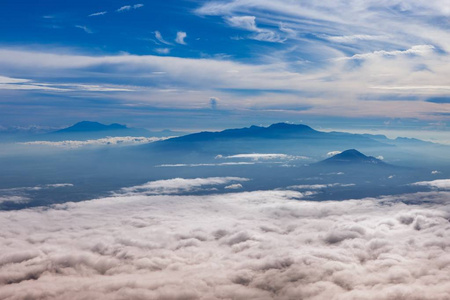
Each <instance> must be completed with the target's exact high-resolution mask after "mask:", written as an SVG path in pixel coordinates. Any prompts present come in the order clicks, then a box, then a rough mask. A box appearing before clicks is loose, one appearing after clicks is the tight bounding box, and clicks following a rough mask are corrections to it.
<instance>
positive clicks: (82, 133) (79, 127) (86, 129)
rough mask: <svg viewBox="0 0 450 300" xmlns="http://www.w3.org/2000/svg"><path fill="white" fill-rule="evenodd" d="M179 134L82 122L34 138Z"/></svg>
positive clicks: (79, 138)
mask: <svg viewBox="0 0 450 300" xmlns="http://www.w3.org/2000/svg"><path fill="white" fill-rule="evenodd" d="M179 134H180V133H178V132H172V131H170V130H164V131H155V132H152V131H148V130H146V129H143V128H131V127H127V126H126V125H122V124H118V123H113V124H110V125H105V124H102V123H99V122H91V121H82V122H78V123H76V124H74V125H72V126H69V127H67V128H63V129H60V130H57V131H54V132H50V133H48V134H44V135H41V136H38V137H36V138H38V139H48V140H70V139H72V140H86V139H98V138H104V137H108V136H115V137H117V136H136V137H137V136H144V137H150V136H155V137H163V136H164V137H167V136H177V135H179Z"/></svg>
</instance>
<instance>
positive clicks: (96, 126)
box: [54, 121, 130, 134]
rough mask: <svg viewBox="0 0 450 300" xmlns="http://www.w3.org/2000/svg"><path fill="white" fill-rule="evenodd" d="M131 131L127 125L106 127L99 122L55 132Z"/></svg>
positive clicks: (79, 124) (115, 124)
mask: <svg viewBox="0 0 450 300" xmlns="http://www.w3.org/2000/svg"><path fill="white" fill-rule="evenodd" d="M127 129H130V128H128V127H127V126H126V125H121V124H117V123H113V124H111V125H105V124H102V123H98V122H90V121H82V122H78V123H76V124H74V125H72V126H70V127H67V128H64V129H60V130H57V131H55V132H54V133H55V134H59V133H71V132H98V131H113V130H119V131H120V130H127Z"/></svg>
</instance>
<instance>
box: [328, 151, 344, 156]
mask: <svg viewBox="0 0 450 300" xmlns="http://www.w3.org/2000/svg"><path fill="white" fill-rule="evenodd" d="M340 153H342V151H337V150H336V151H330V152H328V153H327V156H328V157H331V156H335V155H338V154H340Z"/></svg>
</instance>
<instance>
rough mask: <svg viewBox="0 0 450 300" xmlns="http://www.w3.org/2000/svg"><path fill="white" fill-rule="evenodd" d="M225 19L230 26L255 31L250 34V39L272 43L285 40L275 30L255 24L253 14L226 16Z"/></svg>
mask: <svg viewBox="0 0 450 300" xmlns="http://www.w3.org/2000/svg"><path fill="white" fill-rule="evenodd" d="M226 21H227V22H228V24H229V25H230V26H233V27H237V28H241V29H244V30H247V31H253V32H255V34H252V35H250V38H251V39H254V40H258V41H264V42H272V43H280V42H284V41H285V40H284V39H282V38H281V37H280V36H279V34H277V33H276V32H274V31H272V30H269V29H262V28H259V27H258V26H256V17H254V16H232V17H228V18H226Z"/></svg>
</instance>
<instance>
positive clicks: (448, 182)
mask: <svg viewBox="0 0 450 300" xmlns="http://www.w3.org/2000/svg"><path fill="white" fill-rule="evenodd" d="M413 185H421V186H428V187H432V188H437V189H442V190H450V179H439V180H433V181H420V182H416V183H413Z"/></svg>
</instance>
